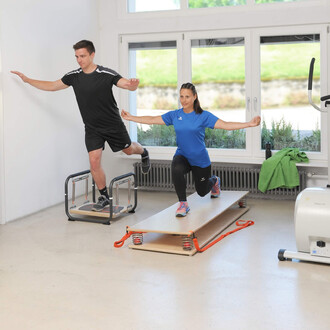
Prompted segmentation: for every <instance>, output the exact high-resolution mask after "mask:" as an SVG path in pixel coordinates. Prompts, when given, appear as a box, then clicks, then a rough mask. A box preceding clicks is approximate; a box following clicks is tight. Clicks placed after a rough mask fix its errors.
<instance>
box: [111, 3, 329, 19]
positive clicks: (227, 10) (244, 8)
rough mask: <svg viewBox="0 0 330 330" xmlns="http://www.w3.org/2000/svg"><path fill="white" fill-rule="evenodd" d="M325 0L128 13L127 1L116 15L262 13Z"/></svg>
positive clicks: (163, 15) (118, 5) (157, 15)
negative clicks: (248, 11) (249, 11)
mask: <svg viewBox="0 0 330 330" xmlns="http://www.w3.org/2000/svg"><path fill="white" fill-rule="evenodd" d="M326 1H327V0H304V1H298V2H296V1H293V2H276V3H259V4H257V3H255V0H246V4H245V5H239V6H225V7H205V8H189V4H188V0H180V8H179V9H170V10H158V11H149V12H134V13H130V12H128V2H127V0H123V1H118V2H117V14H118V17H119V18H121V19H134V18H139V19H143V18H150V17H169V16H171V17H172V16H173V15H176V16H191V17H194V16H198V15H216V14H220V13H239V12H244V13H245V12H246V11H247V10H251V11H264V10H275V9H283V7H284V6H285V8H295V7H297V6H299V7H300V8H302V7H306V8H308V7H311V6H322V5H325V4H326Z"/></svg>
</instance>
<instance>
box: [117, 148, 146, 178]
mask: <svg viewBox="0 0 330 330" xmlns="http://www.w3.org/2000/svg"><path fill="white" fill-rule="evenodd" d="M122 151H123V152H124V153H125V154H126V155H135V154H137V155H141V162H142V173H143V174H147V173H148V172H149V170H150V159H149V152H148V150H147V149H146V148H143V147H142V146H141V144H140V143H137V142H132V143H131V145H130V146H129V147H128V148H126V149H123V150H122Z"/></svg>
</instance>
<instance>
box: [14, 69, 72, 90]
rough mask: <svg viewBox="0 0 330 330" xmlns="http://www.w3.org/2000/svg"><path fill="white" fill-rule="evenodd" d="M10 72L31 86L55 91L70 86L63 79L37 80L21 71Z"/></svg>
mask: <svg viewBox="0 0 330 330" xmlns="http://www.w3.org/2000/svg"><path fill="white" fill-rule="evenodd" d="M10 72H11V73H13V74H16V75H17V76H19V77H20V78H21V79H22V80H23V81H24V82H25V83H27V84H30V85H31V86H33V87H35V88H38V89H41V90H43V91H50V92H55V91H59V90H61V89H65V88H68V87H69V86H68V85H65V84H64V83H63V81H62V80H61V79H59V80H56V81H44V80H35V79H31V78H29V77H27V76H25V75H24V74H23V73H21V72H19V71H10Z"/></svg>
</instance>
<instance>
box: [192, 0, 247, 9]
mask: <svg viewBox="0 0 330 330" xmlns="http://www.w3.org/2000/svg"><path fill="white" fill-rule="evenodd" d="M245 4H246V0H189V8H207V7H225V6H237V5H245Z"/></svg>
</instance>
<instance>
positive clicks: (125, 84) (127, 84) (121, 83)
mask: <svg viewBox="0 0 330 330" xmlns="http://www.w3.org/2000/svg"><path fill="white" fill-rule="evenodd" d="M139 83H140V80H139V79H136V78H131V79H126V78H120V79H119V80H118V82H117V87H119V88H123V89H128V90H129V91H135V90H136V89H137V88H138V86H139Z"/></svg>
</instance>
